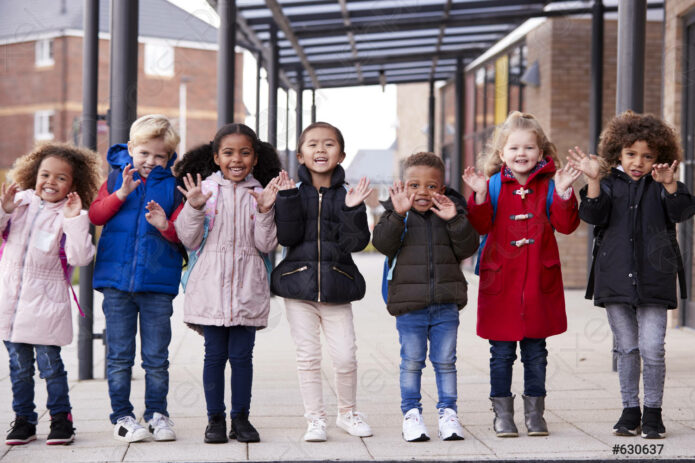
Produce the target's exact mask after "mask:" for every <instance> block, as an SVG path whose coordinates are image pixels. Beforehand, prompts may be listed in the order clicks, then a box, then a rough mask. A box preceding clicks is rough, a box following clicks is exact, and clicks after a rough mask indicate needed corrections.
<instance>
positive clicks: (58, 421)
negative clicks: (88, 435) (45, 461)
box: [46, 413, 75, 445]
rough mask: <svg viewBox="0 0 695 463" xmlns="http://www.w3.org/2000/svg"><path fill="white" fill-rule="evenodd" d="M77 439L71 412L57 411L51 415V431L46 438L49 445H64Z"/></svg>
mask: <svg viewBox="0 0 695 463" xmlns="http://www.w3.org/2000/svg"><path fill="white" fill-rule="evenodd" d="M73 440H75V428H73V427H72V415H71V414H70V413H56V414H55V415H53V416H51V432H49V433H48V439H46V444H47V445H64V444H69V443H70V442H72V441H73Z"/></svg>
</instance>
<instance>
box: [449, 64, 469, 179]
mask: <svg viewBox="0 0 695 463" xmlns="http://www.w3.org/2000/svg"><path fill="white" fill-rule="evenodd" d="M455 86H456V97H455V101H454V106H455V110H454V114H455V117H456V122H455V125H456V127H455V132H454V151H453V153H452V155H451V171H450V174H451V178H450V179H449V186H450V187H451V188H453V189H454V190H456V191H459V190H460V189H461V160H462V159H463V125H464V124H463V118H464V117H465V113H464V111H463V108H464V106H465V104H464V103H465V102H464V99H465V98H466V94H465V87H464V85H463V58H461V57H460V56H459V57H457V58H456V78H455Z"/></svg>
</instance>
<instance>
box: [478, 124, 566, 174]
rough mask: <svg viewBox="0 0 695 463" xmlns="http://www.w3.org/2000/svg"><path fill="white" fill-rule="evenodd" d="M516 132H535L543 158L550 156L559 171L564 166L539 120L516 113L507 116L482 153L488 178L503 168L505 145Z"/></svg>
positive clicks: (483, 168)
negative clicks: (502, 155)
mask: <svg viewBox="0 0 695 463" xmlns="http://www.w3.org/2000/svg"><path fill="white" fill-rule="evenodd" d="M514 130H530V131H532V132H534V133H535V134H536V137H537V139H538V148H539V149H540V150H541V151H542V152H543V156H549V157H550V158H551V159H552V160H553V162H555V166H557V168H558V169H559V168H560V167H561V166H562V163H561V162H560V158H559V157H558V155H557V148H556V147H555V145H554V144H553V143H552V142H551V141H550V140H548V137H547V136H546V135H545V132H544V131H543V128H542V127H541V124H540V123H539V122H538V119H536V118H535V117H534V116H533V115H532V114H529V113H521V112H519V111H514V112H512V113H510V114H509V116H507V120H505V121H504V123H502V125H500V126H499V127H497V129H495V134H494V135H493V136H492V139H491V140H490V142H489V143H488V144H487V146H486V147H485V150H484V152H483V153H482V156H481V161H482V164H483V165H482V170H483V172H484V173H485V176H486V177H491V176H492V175H493V174H496V173H497V172H499V171H500V169H501V168H502V163H503V162H502V157H501V154H502V151H503V150H504V145H505V144H506V143H507V138H509V134H510V133H512V132H513V131H514Z"/></svg>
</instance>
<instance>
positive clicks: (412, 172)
mask: <svg viewBox="0 0 695 463" xmlns="http://www.w3.org/2000/svg"><path fill="white" fill-rule="evenodd" d="M405 189H406V194H407V195H408V197H410V196H411V195H415V197H414V198H413V208H414V209H415V210H416V211H418V212H426V211H428V210H430V208H431V207H432V205H433V204H434V203H433V202H432V195H433V194H434V193H440V194H441V193H444V178H443V175H442V172H441V171H440V170H439V169H437V168H436V167H430V166H411V167H408V168H407V169H406V170H405Z"/></svg>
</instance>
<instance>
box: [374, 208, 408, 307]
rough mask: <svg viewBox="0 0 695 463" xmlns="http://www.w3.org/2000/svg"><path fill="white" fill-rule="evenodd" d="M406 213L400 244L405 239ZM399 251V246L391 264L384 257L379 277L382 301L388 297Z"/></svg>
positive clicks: (406, 229)
mask: <svg viewBox="0 0 695 463" xmlns="http://www.w3.org/2000/svg"><path fill="white" fill-rule="evenodd" d="M408 214H409V212H406V213H405V218H404V219H403V225H404V226H405V228H403V233H401V245H402V244H403V240H404V239H405V232H407V231H408ZM400 252H401V248H400V246H399V247H398V251H396V255H395V256H393V261H391V265H389V258H388V257H386V258H384V275H383V277H382V278H381V297H383V298H384V302H385V303H386V302H388V299H389V281H391V280H392V279H393V269H395V268H396V260H397V259H398V254H399V253H400Z"/></svg>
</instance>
